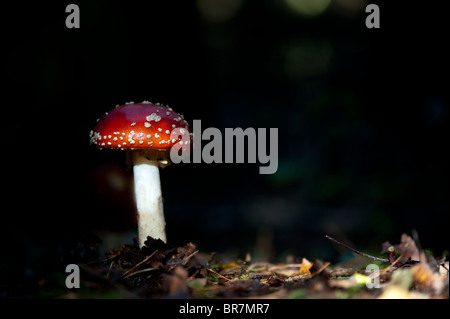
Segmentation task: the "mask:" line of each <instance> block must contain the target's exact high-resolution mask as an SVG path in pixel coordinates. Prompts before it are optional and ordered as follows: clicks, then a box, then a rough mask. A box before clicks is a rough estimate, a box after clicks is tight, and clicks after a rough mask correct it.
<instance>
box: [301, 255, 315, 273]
mask: <svg viewBox="0 0 450 319" xmlns="http://www.w3.org/2000/svg"><path fill="white" fill-rule="evenodd" d="M312 266H313V264H312V263H311V262H310V261H309V260H308V259H306V258H303V259H302V264H301V266H300V269H299V271H298V272H299V275H305V274H310V273H311V272H310V271H309V270H310V269H311V267H312Z"/></svg>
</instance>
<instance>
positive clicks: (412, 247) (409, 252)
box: [395, 234, 420, 262]
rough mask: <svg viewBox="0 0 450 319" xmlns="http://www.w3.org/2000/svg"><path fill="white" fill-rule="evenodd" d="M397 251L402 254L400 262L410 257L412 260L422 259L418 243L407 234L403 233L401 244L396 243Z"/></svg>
mask: <svg viewBox="0 0 450 319" xmlns="http://www.w3.org/2000/svg"><path fill="white" fill-rule="evenodd" d="M395 251H396V252H397V253H399V254H401V255H402V257H401V258H400V262H405V261H407V260H408V259H409V258H411V260H415V261H420V254H419V249H417V247H416V243H415V242H414V240H413V239H412V238H411V236H408V235H407V234H402V237H401V239H400V244H398V245H395Z"/></svg>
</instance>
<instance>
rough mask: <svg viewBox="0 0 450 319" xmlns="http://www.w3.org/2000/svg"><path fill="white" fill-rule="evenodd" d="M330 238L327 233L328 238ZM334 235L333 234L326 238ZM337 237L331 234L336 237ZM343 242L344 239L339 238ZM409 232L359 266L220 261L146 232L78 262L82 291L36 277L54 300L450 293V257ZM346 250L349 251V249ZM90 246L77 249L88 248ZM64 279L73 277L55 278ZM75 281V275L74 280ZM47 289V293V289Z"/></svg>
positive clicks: (425, 295)
mask: <svg viewBox="0 0 450 319" xmlns="http://www.w3.org/2000/svg"><path fill="white" fill-rule="evenodd" d="M328 238H329V237H328ZM329 239H330V240H333V238H329ZM333 241H334V240H333ZM339 244H341V245H344V246H345V244H342V243H339ZM417 246H418V245H416V242H415V241H414V240H413V238H412V237H410V236H409V235H406V234H403V235H402V236H401V239H400V243H399V244H396V245H391V244H390V243H384V244H383V250H384V251H385V253H386V256H387V258H386V259H383V258H376V257H374V258H375V259H378V260H371V256H370V255H368V257H367V256H362V257H361V256H358V255H359V254H358V251H356V253H357V254H356V256H358V257H359V258H366V257H367V263H366V265H365V266H364V267H344V266H342V265H333V264H331V263H329V262H327V261H322V260H318V259H314V260H309V259H307V258H302V259H301V260H297V259H295V258H292V259H291V260H287V261H286V262H285V263H281V264H272V263H267V262H252V260H251V256H249V255H247V257H246V258H245V259H244V260H235V261H232V262H227V263H225V262H223V261H221V258H220V256H218V255H217V254H215V253H212V254H204V253H202V252H200V251H199V250H198V249H197V247H196V246H195V245H194V244H192V243H187V244H186V245H184V246H182V247H171V246H169V245H167V244H164V243H163V242H162V241H160V240H153V239H151V238H148V240H147V241H146V243H145V246H144V247H142V248H139V246H138V245H137V243H135V244H133V245H123V246H122V247H120V248H118V249H111V250H110V251H109V252H108V253H106V254H105V255H104V256H102V257H101V258H98V259H95V260H92V261H89V262H85V263H79V264H77V265H78V266H79V269H80V277H81V278H82V282H81V285H80V288H79V289H65V290H59V293H56V292H53V293H49V292H48V291H50V290H51V289H50V288H51V285H52V283H51V282H52V281H51V280H49V279H43V280H42V281H41V282H40V283H39V286H40V291H41V293H40V296H41V297H46V296H48V297H52V298H54V297H56V298H83V299H85V298H89V299H91V298H108V299H112V298H119V299H143V298H191V299H225V298H252V299H260V298H271V299H310V298H314V299H368V298H369V299H373V298H380V299H384V298H388V299H416V298H417V299H430V298H431V299H448V298H449V272H448V269H449V262H448V261H447V257H446V256H444V257H443V258H436V257H433V256H431V255H430V254H428V253H426V252H425V251H423V250H421V249H420V247H419V248H418V247H417ZM346 248H348V249H350V250H352V248H351V247H348V246H346ZM94 249H95V247H85V246H84V247H79V252H80V253H82V254H86V252H87V251H88V250H94ZM60 279H65V280H66V285H67V280H69V285H70V280H71V279H70V278H69V277H67V278H60ZM74 280H75V279H74ZM46 291H47V292H46Z"/></svg>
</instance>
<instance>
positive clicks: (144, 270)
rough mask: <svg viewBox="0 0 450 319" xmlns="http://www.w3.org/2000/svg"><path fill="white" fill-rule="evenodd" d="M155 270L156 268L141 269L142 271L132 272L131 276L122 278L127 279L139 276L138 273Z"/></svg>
mask: <svg viewBox="0 0 450 319" xmlns="http://www.w3.org/2000/svg"><path fill="white" fill-rule="evenodd" d="M155 269H158V267H152V268H145V269H142V270H138V271H135V272H132V273H131V274H128V275H126V276H124V278H129V277H131V276H134V275H137V274H140V273H143V272H147V271H152V270H155Z"/></svg>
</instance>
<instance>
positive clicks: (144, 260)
mask: <svg viewBox="0 0 450 319" xmlns="http://www.w3.org/2000/svg"><path fill="white" fill-rule="evenodd" d="M157 251H158V250H155V251H154V252H152V253H151V254H150V255H148V256H147V257H145V258H144V259H143V260H142V261H140V262H139V263H137V264H136V265H135V266H134V267H133V268H131V269H129V270H127V271H125V272H124V273H123V276H124V277H127V275H128V274H129V273H131V272H132V271H133V270H135V269H136V268H137V267H139V266H140V265H142V264H143V263H145V262H146V261H148V260H149V259H150V258H152V257H153V255H154V254H156V252H157Z"/></svg>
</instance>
